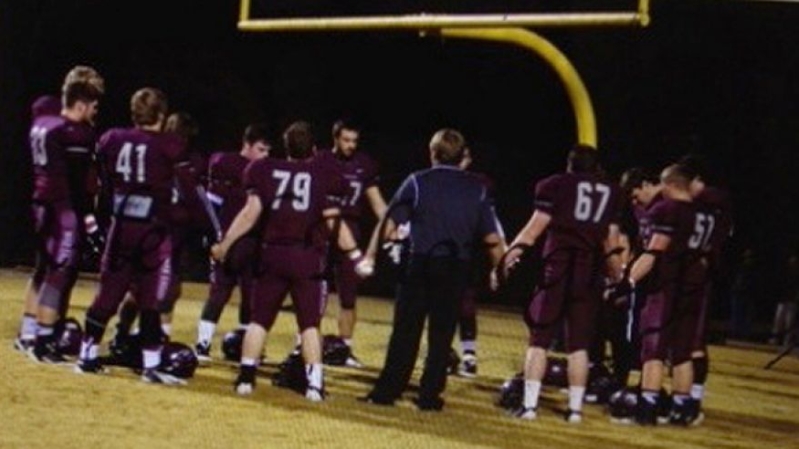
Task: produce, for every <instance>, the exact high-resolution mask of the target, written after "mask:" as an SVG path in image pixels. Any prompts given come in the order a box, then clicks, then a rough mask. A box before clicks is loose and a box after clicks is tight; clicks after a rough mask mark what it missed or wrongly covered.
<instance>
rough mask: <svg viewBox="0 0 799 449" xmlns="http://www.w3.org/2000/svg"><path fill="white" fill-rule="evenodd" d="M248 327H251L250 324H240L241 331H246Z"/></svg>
mask: <svg viewBox="0 0 799 449" xmlns="http://www.w3.org/2000/svg"><path fill="white" fill-rule="evenodd" d="M209 322H210V321H209ZM248 327H250V323H239V329H243V330H245V331H246V330H247V328H248Z"/></svg>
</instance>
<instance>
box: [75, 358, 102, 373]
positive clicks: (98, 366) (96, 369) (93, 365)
mask: <svg viewBox="0 0 799 449" xmlns="http://www.w3.org/2000/svg"><path fill="white" fill-rule="evenodd" d="M75 372H76V373H78V374H108V368H106V367H105V366H103V364H102V363H100V361H99V360H97V359H91V360H82V359H81V360H78V363H77V364H76V365H75Z"/></svg>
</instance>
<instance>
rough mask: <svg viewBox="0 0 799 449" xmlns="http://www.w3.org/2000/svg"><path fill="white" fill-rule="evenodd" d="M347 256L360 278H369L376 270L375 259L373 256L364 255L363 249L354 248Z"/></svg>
mask: <svg viewBox="0 0 799 449" xmlns="http://www.w3.org/2000/svg"><path fill="white" fill-rule="evenodd" d="M347 257H349V259H350V260H351V261H352V263H353V268H354V269H355V274H357V275H358V277H360V278H367V277H369V276H371V275H373V274H374V272H375V261H374V259H373V258H371V257H366V256H364V255H363V253H362V252H361V250H359V249H354V250H352V251H350V252H349V253H347Z"/></svg>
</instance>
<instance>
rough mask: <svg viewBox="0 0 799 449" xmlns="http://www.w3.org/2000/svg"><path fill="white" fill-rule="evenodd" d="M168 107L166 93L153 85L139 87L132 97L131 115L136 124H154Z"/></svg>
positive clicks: (164, 113)
mask: <svg viewBox="0 0 799 449" xmlns="http://www.w3.org/2000/svg"><path fill="white" fill-rule="evenodd" d="M168 109H169V103H168V102H167V99H166V94H164V93H163V92H161V91H160V90H158V89H156V88H153V87H144V88H142V89H139V90H137V91H136V93H134V94H133V96H132V97H130V117H131V120H132V121H133V123H134V124H135V125H140V126H148V125H154V124H156V123H158V121H159V120H160V119H161V116H164V115H166V112H167V110H168Z"/></svg>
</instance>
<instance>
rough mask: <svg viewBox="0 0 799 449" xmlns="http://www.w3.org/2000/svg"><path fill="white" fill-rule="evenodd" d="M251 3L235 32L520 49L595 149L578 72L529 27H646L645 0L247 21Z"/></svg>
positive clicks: (243, 2)
mask: <svg viewBox="0 0 799 449" xmlns="http://www.w3.org/2000/svg"><path fill="white" fill-rule="evenodd" d="M250 6H251V0H240V3H239V7H240V9H239V22H238V29H239V30H241V31H244V32H333V31H337V32H345V31H350V32H352V31H418V32H420V34H421V35H423V36H425V35H428V34H434V33H440V34H441V35H442V36H444V37H448V38H459V39H474V40H483V41H493V42H502V43H507V44H513V45H517V46H521V47H523V48H526V49H528V50H530V51H532V52H533V53H535V54H537V55H538V56H539V57H540V58H542V59H543V60H544V61H546V63H547V64H549V66H550V67H552V69H553V70H554V71H555V73H556V74H557V75H558V77H559V79H560V81H561V82H562V83H563V86H564V88H565V90H566V93H567V96H568V98H569V101H570V103H571V105H572V109H573V110H574V119H575V122H576V129H577V141H578V142H579V143H583V144H588V145H591V146H594V147H596V146H597V140H598V139H597V128H596V117H595V115H594V109H593V106H592V103H591V97H590V95H589V94H588V90H587V89H586V87H585V84H584V83H583V81H582V79H581V78H580V75H579V73H578V72H577V70H576V69H575V68H574V65H573V64H572V63H571V62H570V61H569V59H568V58H567V57H566V55H565V54H563V52H561V51H560V50H559V49H558V48H557V47H556V46H555V45H554V44H552V43H551V42H550V41H548V40H546V39H544V38H543V37H542V36H541V35H539V34H537V33H534V32H533V31H531V30H529V29H528V27H530V28H548V27H549V28H552V27H561V28H562V27H583V28H584V27H607V26H629V27H646V26H648V25H649V22H650V16H649V0H638V7H637V9H636V10H635V11H619V12H572V13H534V14H522V13H519V14H517V13H513V14H424V13H423V14H410V15H393V16H391V15H389V16H367V17H307V18H303V17H300V18H285V19H252V18H251V17H250Z"/></svg>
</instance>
